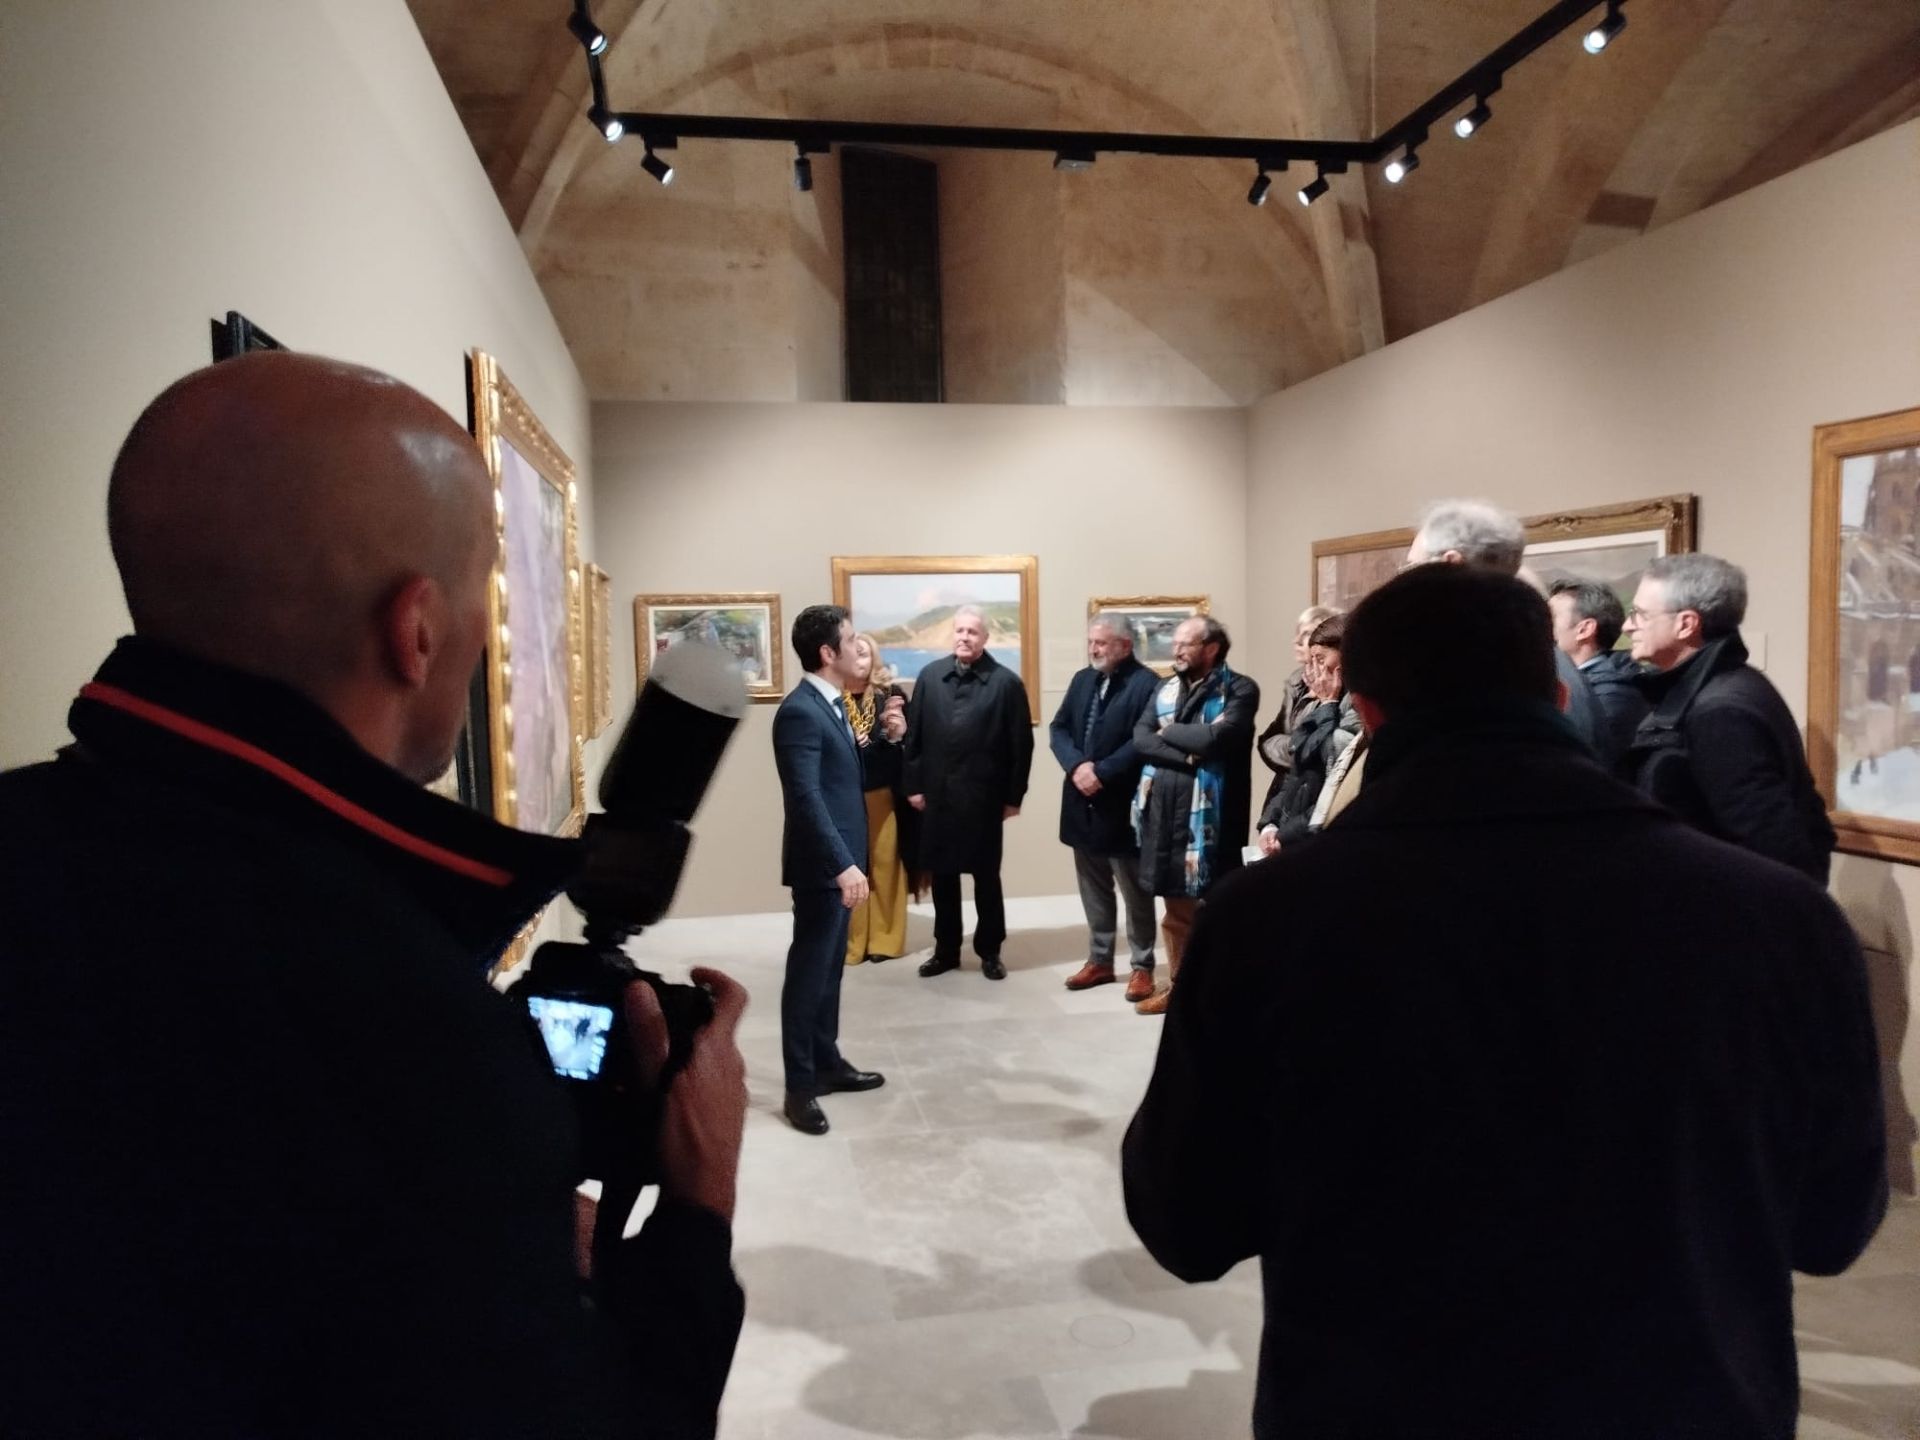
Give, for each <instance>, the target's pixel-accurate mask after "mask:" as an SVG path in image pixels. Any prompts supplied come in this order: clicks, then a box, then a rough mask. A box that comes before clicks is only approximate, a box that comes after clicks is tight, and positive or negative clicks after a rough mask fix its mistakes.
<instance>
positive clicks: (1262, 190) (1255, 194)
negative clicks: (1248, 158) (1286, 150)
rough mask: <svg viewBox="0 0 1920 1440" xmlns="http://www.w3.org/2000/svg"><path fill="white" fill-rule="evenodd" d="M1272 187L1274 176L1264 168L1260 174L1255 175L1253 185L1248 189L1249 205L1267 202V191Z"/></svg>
mask: <svg viewBox="0 0 1920 1440" xmlns="http://www.w3.org/2000/svg"><path fill="white" fill-rule="evenodd" d="M1272 188H1273V177H1272V176H1271V175H1269V174H1267V172H1266V171H1264V170H1262V171H1261V172H1260V173H1259V174H1258V175H1256V176H1254V177H1253V187H1252V188H1251V189H1250V190H1248V191H1247V203H1248V204H1249V205H1264V204H1266V203H1267V191H1269V190H1271V189H1272Z"/></svg>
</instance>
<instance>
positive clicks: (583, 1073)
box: [527, 995, 613, 1080]
mask: <svg viewBox="0 0 1920 1440" xmlns="http://www.w3.org/2000/svg"><path fill="white" fill-rule="evenodd" d="M527 1013H529V1014H530V1015H532V1016H533V1020H534V1023H535V1024H536V1025H538V1026H539V1027H540V1038H541V1039H542V1040H544V1041H546V1042H547V1055H548V1057H549V1058H550V1059H551V1060H552V1061H553V1068H554V1069H555V1070H556V1071H557V1072H558V1073H560V1074H561V1075H564V1076H565V1077H566V1078H567V1079H569V1080H592V1079H594V1078H595V1077H596V1076H598V1075H599V1073H600V1065H601V1062H602V1061H604V1060H605V1059H606V1058H607V1035H608V1034H609V1032H611V1031H612V1029H613V1011H612V1010H610V1009H609V1008H608V1007H607V1006H605V1005H595V1004H593V1003H592V1002H591V1001H588V1000H562V999H558V998H556V997H555V996H552V995H529V996H528V997H527Z"/></svg>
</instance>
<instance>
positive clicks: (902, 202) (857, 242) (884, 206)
mask: <svg viewBox="0 0 1920 1440" xmlns="http://www.w3.org/2000/svg"><path fill="white" fill-rule="evenodd" d="M840 185H841V194H842V199H841V205H842V226H843V231H844V237H845V247H844V248H845V250H846V257H847V283H846V295H847V398H848V399H849V400H893V401H914V400H920V401H926V400H941V399H944V398H945V395H944V393H943V390H942V386H941V380H940V188H939V169H938V167H937V166H935V165H934V164H933V163H932V162H931V161H928V160H916V159H914V158H913V157H912V156H910V155H895V154H893V153H891V152H889V151H886V150H862V149H858V148H855V149H848V150H842V151H841V152H840Z"/></svg>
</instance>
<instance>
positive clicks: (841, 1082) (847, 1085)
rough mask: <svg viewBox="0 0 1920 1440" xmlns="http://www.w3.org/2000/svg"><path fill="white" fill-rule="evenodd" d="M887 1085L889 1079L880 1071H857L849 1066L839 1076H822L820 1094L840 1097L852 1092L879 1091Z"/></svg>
mask: <svg viewBox="0 0 1920 1440" xmlns="http://www.w3.org/2000/svg"><path fill="white" fill-rule="evenodd" d="M886 1083H887V1077H886V1076H884V1075H882V1074H881V1073H880V1072H879V1071H878V1070H855V1069H854V1068H853V1067H852V1066H848V1067H847V1068H846V1069H845V1070H842V1071H841V1072H840V1073H839V1074H838V1075H822V1076H821V1077H820V1093H821V1094H822V1095H838V1094H840V1093H842V1092H843V1091H850V1090H878V1089H879V1088H880V1087H881V1086H882V1085H884V1084H886Z"/></svg>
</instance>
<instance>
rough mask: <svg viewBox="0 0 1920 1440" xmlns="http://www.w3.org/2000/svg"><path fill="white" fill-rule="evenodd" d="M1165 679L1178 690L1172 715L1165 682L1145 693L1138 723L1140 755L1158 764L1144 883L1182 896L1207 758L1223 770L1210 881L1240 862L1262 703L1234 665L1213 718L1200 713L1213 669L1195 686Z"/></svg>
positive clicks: (1144, 825)
mask: <svg viewBox="0 0 1920 1440" xmlns="http://www.w3.org/2000/svg"><path fill="white" fill-rule="evenodd" d="M1214 673H1215V674H1218V673H1219V672H1217V671H1216V672H1214ZM1161 683H1162V686H1166V685H1171V686H1173V687H1175V691H1176V693H1177V694H1178V695H1179V697H1180V699H1179V704H1178V707H1177V708H1176V709H1175V710H1174V713H1173V722H1172V723H1171V724H1169V725H1168V726H1167V728H1166V729H1164V730H1162V729H1161V728H1160V720H1159V716H1158V714H1157V713H1156V705H1157V696H1158V695H1159V694H1160V690H1159V689H1156V690H1155V691H1154V696H1155V697H1156V698H1155V699H1150V700H1149V701H1148V703H1147V707H1146V709H1144V710H1142V711H1141V712H1140V719H1139V722H1138V723H1137V724H1136V725H1135V726H1134V727H1133V743H1134V745H1135V747H1136V748H1138V750H1139V752H1140V758H1141V759H1142V760H1144V761H1148V762H1150V763H1151V764H1152V765H1153V768H1154V779H1153V791H1152V793H1151V794H1150V795H1149V796H1148V797H1147V807H1146V811H1145V813H1144V814H1143V815H1142V816H1141V819H1140V883H1141V884H1142V885H1143V886H1145V887H1146V889H1147V890H1148V891H1149V892H1150V893H1151V894H1154V895H1172V896H1185V895H1187V844H1188V837H1189V833H1190V825H1191V814H1192V809H1193V777H1194V773H1195V771H1197V770H1198V769H1199V767H1200V766H1201V765H1202V764H1203V763H1205V764H1212V765H1219V766H1223V767H1224V768H1225V770H1226V793H1225V794H1224V795H1223V796H1222V797H1221V811H1220V823H1219V838H1218V842H1217V848H1216V849H1215V851H1214V853H1213V856H1212V869H1213V882H1214V883H1215V884H1218V883H1219V882H1220V880H1221V879H1222V878H1224V877H1225V876H1227V875H1229V874H1231V873H1232V872H1233V871H1235V870H1238V869H1239V868H1240V863H1241V861H1240V849H1241V847H1242V846H1243V845H1245V844H1246V843H1247V823H1248V821H1249V820H1250V819H1251V815H1250V813H1249V812H1250V811H1251V810H1252V808H1253V807H1252V799H1253V794H1252V792H1253V727H1254V719H1255V715H1256V713H1257V712H1258V711H1259V709H1260V687H1259V686H1258V685H1256V684H1255V683H1254V682H1253V681H1252V680H1251V679H1249V678H1248V677H1247V676H1245V675H1242V674H1240V673H1239V672H1238V671H1234V672H1232V679H1231V680H1229V681H1228V682H1227V703H1226V708H1225V709H1224V710H1222V711H1221V712H1220V718H1219V719H1218V720H1217V721H1215V722H1213V723H1208V722H1207V721H1205V720H1202V719H1201V718H1200V715H1201V711H1202V708H1203V705H1204V702H1205V699H1206V696H1207V693H1208V691H1209V689H1210V688H1211V686H1212V684H1213V683H1214V677H1213V675H1209V676H1208V677H1207V680H1206V681H1203V682H1202V684H1201V685H1200V686H1199V687H1197V688H1196V687H1191V686H1188V685H1187V684H1186V683H1185V682H1184V681H1183V680H1181V679H1180V678H1179V677H1178V676H1175V677H1174V678H1173V679H1171V680H1166V681H1163V682H1161ZM1190 898H1191V897H1190Z"/></svg>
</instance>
